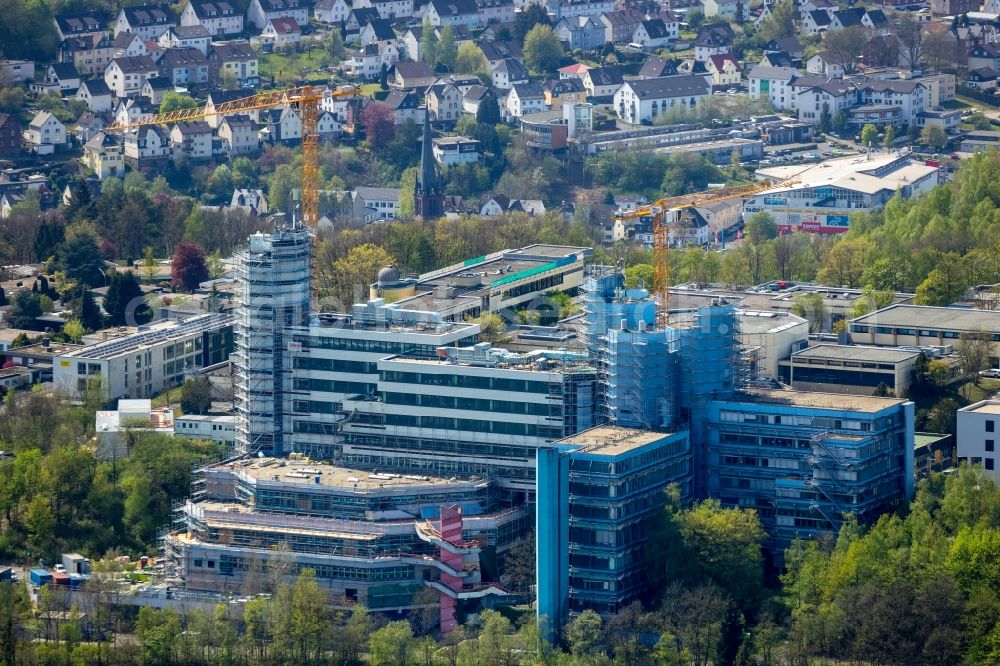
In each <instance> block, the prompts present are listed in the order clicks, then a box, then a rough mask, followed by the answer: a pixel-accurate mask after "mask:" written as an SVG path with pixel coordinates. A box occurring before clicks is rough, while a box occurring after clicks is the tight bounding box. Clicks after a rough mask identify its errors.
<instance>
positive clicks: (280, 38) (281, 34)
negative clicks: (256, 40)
mask: <svg viewBox="0 0 1000 666" xmlns="http://www.w3.org/2000/svg"><path fill="white" fill-rule="evenodd" d="M301 41H302V29H301V28H300V27H299V24H298V23H297V22H296V21H295V19H293V18H291V17H290V16H282V17H280V18H273V19H268V21H267V24H266V25H265V26H264V30H262V31H261V33H260V42H261V44H271V45H273V46H274V47H275V48H294V47H296V46H298V44H299V42H301Z"/></svg>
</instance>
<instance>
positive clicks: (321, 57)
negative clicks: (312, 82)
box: [260, 49, 331, 81]
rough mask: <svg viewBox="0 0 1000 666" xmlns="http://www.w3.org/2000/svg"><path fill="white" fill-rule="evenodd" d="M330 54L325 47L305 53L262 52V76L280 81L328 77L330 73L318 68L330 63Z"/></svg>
mask: <svg viewBox="0 0 1000 666" xmlns="http://www.w3.org/2000/svg"><path fill="white" fill-rule="evenodd" d="M330 60H331V59H330V54H328V53H327V52H326V51H325V50H324V49H312V50H309V51H305V52H303V53H290V54H289V53H261V54H260V77H261V78H262V79H270V78H271V77H272V76H273V77H274V78H275V79H276V80H278V81H292V80H296V79H300V78H306V79H314V78H317V77H318V78H319V79H324V80H325V79H326V78H328V77H329V75H328V74H327V73H325V72H317V71H316V70H317V69H318V68H320V67H323V66H325V65H327V64H329V63H330Z"/></svg>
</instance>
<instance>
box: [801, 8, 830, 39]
mask: <svg viewBox="0 0 1000 666" xmlns="http://www.w3.org/2000/svg"><path fill="white" fill-rule="evenodd" d="M833 12H834V10H833V9H830V10H826V9H814V10H812V11H810V12H806V13H805V15H804V16H803V18H802V32H804V33H806V34H807V35H818V34H820V33H823V32H826V31H827V30H829V29H830V24H831V23H833Z"/></svg>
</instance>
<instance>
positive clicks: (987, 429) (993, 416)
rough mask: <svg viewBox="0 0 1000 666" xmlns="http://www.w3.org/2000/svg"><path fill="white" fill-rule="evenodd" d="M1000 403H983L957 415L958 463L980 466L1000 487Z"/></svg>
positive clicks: (956, 440)
mask: <svg viewBox="0 0 1000 666" xmlns="http://www.w3.org/2000/svg"><path fill="white" fill-rule="evenodd" d="M997 424H1000V400H982V401H980V402H977V403H975V404H972V405H969V406H968V407H963V408H962V409H960V410H958V412H957V413H956V414H955V443H956V448H957V453H958V459H959V460H960V461H962V462H967V463H969V464H970V465H981V466H982V468H983V469H984V470H986V471H987V472H988V473H989V474H990V476H992V477H993V478H994V479H995V480H996V481H997V482H998V483H1000V466H998V465H997V457H998V455H1000V454H998V453H997V451H998V449H997V440H998V439H1000V434H998V433H1000V428H998V427H997Z"/></svg>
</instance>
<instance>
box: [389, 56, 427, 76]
mask: <svg viewBox="0 0 1000 666" xmlns="http://www.w3.org/2000/svg"><path fill="white" fill-rule="evenodd" d="M395 66H396V73H397V74H399V75H400V76H401V77H403V78H404V79H409V78H423V77H426V78H430V77H432V76H434V72H433V71H432V70H431V67H430V65H428V64H427V63H426V62H424V61H423V60H421V61H420V62H411V61H409V60H400V61H399V62H397V63H396V65H395Z"/></svg>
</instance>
